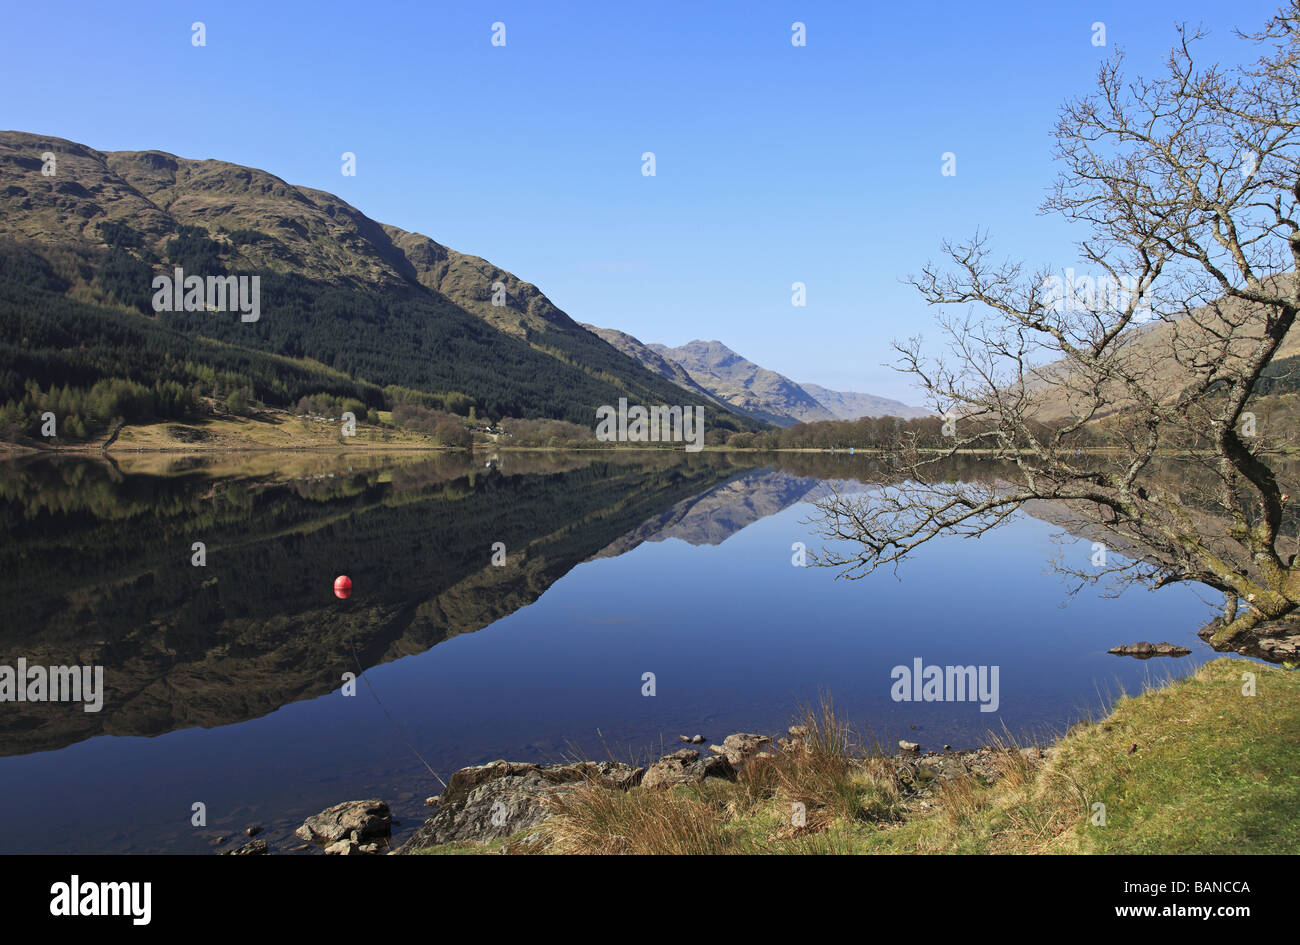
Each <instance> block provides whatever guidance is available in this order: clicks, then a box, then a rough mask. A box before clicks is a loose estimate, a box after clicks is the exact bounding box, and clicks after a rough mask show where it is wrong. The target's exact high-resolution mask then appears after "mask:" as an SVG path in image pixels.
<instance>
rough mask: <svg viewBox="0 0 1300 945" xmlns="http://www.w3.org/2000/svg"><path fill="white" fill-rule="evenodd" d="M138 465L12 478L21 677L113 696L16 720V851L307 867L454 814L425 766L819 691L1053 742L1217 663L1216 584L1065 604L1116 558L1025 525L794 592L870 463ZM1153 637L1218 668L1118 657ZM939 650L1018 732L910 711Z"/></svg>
mask: <svg viewBox="0 0 1300 945" xmlns="http://www.w3.org/2000/svg"><path fill="white" fill-rule="evenodd" d="M134 462H135V463H137V464H138V465H136V466H131V465H126V466H124V467H123V468H120V469H119V468H115V467H113V466H112V465H109V464H106V463H102V462H99V461H91V460H60V461H44V460H42V461H32V462H24V463H11V464H7V465H5V466H0V514H2V515H3V531H4V539H3V542H2V544H0V560H2V561H3V566H4V573H5V575H6V577H7V580H6V582H5V585H4V587H3V590H0V615H2V617H0V627H2V630H0V665H11V666H12V665H15V664H16V661H17V659H18V658H19V657H25V658H26V659H27V660H28V663H29V664H39V665H69V664H81V665H86V664H90V665H94V664H98V665H102V666H104V667H105V687H106V690H107V695H106V697H105V704H104V707H103V709H102V711H100V712H98V713H87V712H84V711H82V708H81V706H79V705H68V704H38V703H12V702H10V703H3V704H0V803H2V804H3V806H4V809H5V810H7V811H10V812H11V813H16V812H21V816H11V817H10V818H9V819H8V822H7V823H6V829H5V831H4V838H3V840H0V850H3V851H4V852H26V851H52V852H59V851H89V852H100V851H102V852H116V851H130V852H146V851H176V852H209V851H211V850H213V849H215V848H214V846H213V845H212V842H211V841H212V838H213V837H216V836H217V835H219V834H226V835H230V836H235V835H241V836H242V832H243V830H244V828H245V827H247V826H250V825H253V824H258V825H263V826H266V827H267V828H268V829H267V832H266V833H265V834H264V835H263V836H265V837H266V838H267V839H268V840H269V841H270V842H271V844H272V847H273V849H275V848H277V846H278V847H279V848H280V849H284V848H285V847H287V846H289V845H292V844H295V843H296V842H297V841H296V840H293V839H292V838H291V836H290V834H291V831H292V829H293V827H295V826H297V825H298V824H299V823H301V822H302V820H303V818H304V817H305V816H307V815H309V814H312V813H315V812H317V811H319V810H321V809H322V808H324V807H327V806H329V805H332V804H335V803H338V802H339V801H343V800H349V799H354V798H360V797H369V796H378V797H382V798H384V799H385V800H387V801H388V802H389V803H390V804H391V805H392V806H393V808H394V811H395V816H396V817H397V818H398V819H399V820H400V821H401V828H400V829H399V830H398V831H397V836H398V838H399V839H401V838H402V837H404V836H405V835H406V834H407V833H409V832H410V831H411V830H412V829H414V828H415V827H416V826H418V824H419V823H420V822H421V821H422V820H423V819H424V817H425V816H426V809H425V808H424V806H423V799H424V797H425V796H427V795H429V794H435V793H438V792H439V791H440V789H441V785H440V784H439V783H438V782H437V780H436V779H435V777H434V775H433V774H431V773H430V770H429V769H430V768H432V769H433V771H434V772H436V773H437V774H438V775H441V776H442V777H443V778H446V777H448V776H450V774H451V773H452V772H453V771H455V770H456V769H457V768H459V767H462V766H464V765H468V764H476V763H481V762H485V761H490V760H492V759H495V758H503V757H504V758H511V759H519V760H563V759H565V758H569V757H572V756H574V755H575V754H582V755H586V756H588V757H595V758H604V757H608V756H609V755H611V754H613V755H614V756H616V757H619V758H624V759H626V758H628V757H633V758H636V759H639V760H644V759H645V758H647V757H654V756H657V754H658V753H660V752H661V751H671V750H675V749H676V748H677V747H680V746H679V743H678V739H677V736H678V735H679V734H687V735H691V734H695V733H696V732H699V733H702V734H704V735H706V736H707V737H708V738H709V739H710V740H718V739H721V738H722V737H723V736H725V735H727V734H728V733H730V732H733V731H742V730H743V731H759V732H777V731H780V730H782V729H783V728H784V727H785V726H786V725H788V724H789V723H790V722H791V720H792V716H793V715H794V714H795V713H796V711H797V710H798V707H799V706H800V705H801V704H804V703H808V702H810V701H815V700H816V699H817V698H818V697H819V694H820V693H822V692H828V693H830V694H832V695H833V697H834V699H835V702H836V704H837V707H838V708H839V709H840V710H841V711H842V712H843V713H844V714H845V715H847V716H849V717H850V718H851V719H852V720H853V721H854V722H855V723H856V724H857V725H858V727H859V728H860V729H862V730H863V731H865V732H869V733H874V735H875V736H876V737H877V738H878V739H879V740H880V741H881V743H883V744H885V745H893V744H894V743H895V742H896V741H897V740H898V739H899V738H907V739H909V740H913V741H919V742H921V743H922V745H923V746H925V747H932V748H940V747H942V746H943V745H944V744H951V745H953V746H954V747H972V746H974V745H976V744H979V743H980V742H981V741H982V740H983V739H984V736H985V734H986V733H987V732H988V731H990V730H995V731H1001V730H1003V729H1004V728H1005V729H1006V730H1009V731H1010V732H1012V733H1013V734H1015V735H1017V736H1022V737H1024V736H1027V737H1034V736H1039V737H1043V736H1048V735H1050V734H1052V733H1057V732H1060V731H1062V730H1063V729H1064V728H1065V727H1067V726H1068V725H1069V724H1070V723H1071V722H1073V721H1074V720H1076V719H1077V718H1079V717H1080V716H1081V715H1083V714H1087V713H1096V712H1097V711H1099V710H1103V709H1104V708H1105V705H1106V704H1107V701H1108V700H1109V698H1111V697H1113V696H1114V695H1116V694H1118V693H1119V692H1120V691H1122V690H1127V691H1129V692H1132V691H1135V690H1137V689H1139V688H1140V687H1141V686H1142V685H1143V683H1144V682H1145V681H1147V680H1161V679H1164V678H1165V677H1167V676H1168V675H1170V674H1174V675H1182V674H1185V673H1187V672H1190V671H1191V670H1193V669H1194V668H1195V666H1196V665H1199V663H1201V662H1203V661H1205V660H1206V659H1207V658H1210V657H1212V656H1214V655H1215V654H1213V653H1212V652H1210V651H1209V650H1208V649H1207V648H1206V647H1204V645H1203V644H1201V643H1200V641H1199V640H1198V639H1197V638H1196V637H1195V629H1196V628H1197V627H1198V626H1199V625H1200V624H1201V623H1202V622H1204V620H1205V619H1206V616H1207V613H1208V607H1207V604H1206V603H1205V602H1204V601H1203V600H1202V598H1201V596H1200V595H1198V593H1197V591H1196V590H1194V589H1192V588H1185V587H1171V588H1167V589H1165V590H1162V591H1160V592H1158V593H1155V594H1151V593H1146V592H1144V591H1130V592H1128V593H1125V594H1124V595H1123V596H1121V597H1119V598H1118V599H1109V598H1105V597H1103V596H1100V594H1099V592H1097V591H1094V590H1085V591H1084V592H1083V593H1081V594H1080V595H1079V596H1077V597H1074V598H1069V597H1068V595H1067V587H1066V583H1065V582H1064V580H1063V579H1062V578H1061V577H1059V576H1058V575H1057V574H1055V573H1054V572H1053V571H1052V570H1051V568H1050V560H1051V559H1053V558H1055V557H1056V556H1058V555H1059V554H1062V553H1064V554H1065V555H1066V557H1067V560H1072V561H1073V562H1075V563H1080V562H1086V561H1087V559H1088V556H1089V555H1090V553H1091V552H1090V542H1088V541H1082V542H1080V541H1077V540H1074V539H1070V538H1067V540H1066V541H1065V543H1064V545H1063V546H1062V545H1061V544H1059V543H1054V542H1053V536H1054V535H1057V534H1059V529H1058V528H1056V527H1055V526H1053V525H1051V524H1049V523H1048V522H1046V521H1040V520H1038V519H1035V518H1032V517H1029V516H1028V515H1025V516H1022V517H1020V518H1018V519H1016V520H1015V521H1013V522H1012V523H1010V524H1009V525H1007V526H1005V527H1003V528H1001V529H998V530H996V531H994V532H992V533H991V534H989V535H987V536H985V537H983V538H981V539H979V540H961V539H953V540H947V541H941V542H937V543H934V544H933V545H931V546H929V547H926V548H924V549H922V550H921V551H920V552H919V553H918V554H917V556H916V557H915V559H913V560H912V561H911V562H910V563H908V564H906V565H905V566H903V567H902V568H901V569H900V570H899V572H898V573H897V575H895V574H894V573H892V572H883V573H878V574H875V575H873V576H871V577H868V578H866V579H863V580H859V581H845V580H838V581H837V580H834V573H833V572H831V571H829V570H826V569H821V568H811V567H810V568H800V567H795V566H793V565H792V563H791V557H792V554H793V553H794V552H793V551H792V547H791V546H792V544H793V543H795V542H799V541H802V542H805V543H806V544H807V546H808V547H809V548H813V549H815V548H818V547H820V546H821V545H822V542H821V541H820V540H819V539H818V538H817V537H815V536H814V535H812V534H810V532H811V527H810V526H809V525H808V524H806V520H807V519H808V517H809V516H810V514H811V512H812V508H811V506H810V505H808V501H809V500H810V499H811V498H813V497H814V496H815V495H816V494H817V490H818V489H819V488H821V487H822V483H823V482H825V481H827V480H836V481H845V480H850V481H852V480H858V479H861V480H866V481H870V480H871V473H872V470H871V466H870V462H869V460H866V459H864V458H863V457H860V456H859V457H847V456H834V457H827V456H820V457H808V456H803V457H801V456H780V457H778V456H759V455H753V456H749V457H744V456H728V457H719V456H712V455H707V454H698V455H694V456H686V455H684V454H680V453H678V454H671V455H669V454H653V453H644V454H620V455H618V456H614V457H611V456H610V455H607V454H600V453H581V454H548V455H541V454H506V455H503V456H502V457H501V458H500V460H499V461H497V462H493V463H492V464H491V467H490V468H489V467H486V466H485V462H484V459H483V458H482V457H480V458H478V459H476V460H473V461H470V460H468V459H461V458H454V457H438V458H436V459H432V460H430V459H414V460H412V459H404V460H394V461H391V465H388V464H387V463H389V462H390V461H385V460H378V459H375V458H371V457H351V458H342V459H336V458H330V459H322V458H318V457H303V456H286V457H266V456H259V457H255V458H249V459H246V460H244V461H243V462H244V465H242V466H209V465H206V464H205V463H204V462H203V461H200V460H195V459H186V460H175V459H168V458H161V457H153V458H146V459H143V460H135V461H134ZM989 473H990V471H989V470H988V469H985V468H981V467H980V466H979V464H978V463H975V464H970V465H968V466H967V467H963V468H957V469H954V470H953V471H952V475H953V476H981V475H988V474H989ZM196 541H202V542H204V544H205V546H206V555H207V563H206V566H204V567H195V566H193V565H192V563H191V558H192V555H193V553H194V552H193V550H192V547H193V543H194V542H196ZM495 542H501V543H503V544H504V545H505V553H506V563H505V565H504V566H501V567H496V566H493V564H492V563H491V561H492V556H493V547H492V546H493V543H495ZM338 574H348V575H350V576H351V578H352V580H353V586H354V592H353V595H352V597H351V598H350V599H348V600H346V601H340V600H337V599H336V598H335V597H334V595H333V593H332V585H333V580H334V577H335V576H336V575H338ZM1142 639H1146V640H1153V641H1157V640H1169V641H1171V642H1174V643H1181V644H1183V645H1185V646H1188V647H1189V648H1191V649H1192V651H1193V655H1192V656H1190V657H1187V658H1183V659H1179V660H1152V661H1149V662H1145V663H1143V662H1138V661H1135V660H1129V659H1120V658H1117V657H1113V656H1110V655H1108V654H1107V653H1106V652H1105V651H1106V649H1107V648H1109V647H1111V646H1113V645H1115V644H1117V643H1131V642H1134V641H1136V640H1142ZM918 657H919V658H921V659H922V660H924V662H925V663H926V664H938V665H958V664H960V665H968V664H975V665H996V666H997V667H999V682H1000V686H999V690H1000V691H999V696H1000V706H999V709H998V711H997V712H994V713H982V712H980V711H979V706H978V705H977V704H976V703H974V702H960V703H958V702H930V703H924V702H922V703H905V702H895V701H893V700H892V699H891V698H890V689H891V685H892V680H891V676H890V671H891V669H892V668H893V667H894V666H896V665H908V666H910V665H911V664H912V661H913V660H914V659H915V658H918ZM349 671H350V672H354V673H358V674H359V675H360V679H359V680H358V682H357V692H356V695H355V696H352V697H348V696H345V695H343V694H342V692H341V691H340V688H341V686H342V680H343V674H344V673H347V672H349ZM647 672H649V673H654V674H655V684H656V694H655V695H654V696H653V697H645V696H643V695H642V694H641V693H642V685H643V683H642V677H643V674H645V673H647ZM426 765H427V767H426ZM196 802H202V803H203V804H205V805H206V809H207V826H206V827H193V826H191V824H190V819H191V814H192V805H193V804H194V803H196ZM223 849H224V847H223Z"/></svg>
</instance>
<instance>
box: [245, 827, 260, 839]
mask: <svg viewBox="0 0 1300 945" xmlns="http://www.w3.org/2000/svg"><path fill="white" fill-rule="evenodd" d="M261 832H262V828H261V827H249V828H248V829H247V830H245V831H244V833H246V834H248V835H249V836H250V837H256V836H257V835H258V834H259V833H261Z"/></svg>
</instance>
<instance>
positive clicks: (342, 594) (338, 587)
mask: <svg viewBox="0 0 1300 945" xmlns="http://www.w3.org/2000/svg"><path fill="white" fill-rule="evenodd" d="M351 594H352V578H350V577H348V576H347V575H346V574H340V575H339V576H338V577H336V578H335V579H334V596H335V597H337V598H339V600H342V599H344V598H346V597H349V596H351Z"/></svg>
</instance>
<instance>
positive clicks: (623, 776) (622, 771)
mask: <svg viewBox="0 0 1300 945" xmlns="http://www.w3.org/2000/svg"><path fill="white" fill-rule="evenodd" d="M686 750H689V749H686ZM645 773H646V769H645V768H633V767H632V766H631V765H625V764H620V763H618V762H613V761H581V762H576V763H572V764H553V765H538V764H532V763H530V762H520V761H494V762H492V763H491V764H486V765H473V766H471V767H468V768H461V769H460V770H459V771H457V772H456V773H455V774H453V775H452V776H451V780H450V781H449V782H448V784H447V789H446V790H445V791H443V792H442V796H441V798H440V800H439V802H438V812H437V813H435V814H434V815H433V816H432V817H430V818H429V819H428V820H426V821H425V822H424V824H423V825H422V826H421V827H420V828H419V829H417V830H416V831H415V833H414V834H412V836H411V838H410V839H409V840H407V841H406V843H404V844H402V846H401V847H400V848H399V849H398V850H397V852H398V853H412V852H414V851H415V850H418V849H420V848H423V847H428V846H436V845H438V844H441V843H450V842H454V841H458V842H463V841H470V842H475V843H483V842H485V841H488V840H492V839H494V838H498V837H508V836H510V835H511V834H515V833H518V832H519V831H521V830H527V829H529V828H531V827H535V826H537V825H538V824H540V823H542V822H543V821H545V820H546V819H547V818H549V817H550V816H551V811H552V809H553V808H552V805H551V801H552V800H553V799H555V798H556V797H558V796H560V795H562V794H564V793H566V792H568V791H571V790H573V788H575V787H576V786H578V785H579V784H582V783H584V782H592V783H596V784H600V785H603V786H604V787H607V788H610V789H612V790H628V789H629V788H631V787H633V786H635V785H637V784H639V783H640V781H641V778H642V777H643V776H644V775H645Z"/></svg>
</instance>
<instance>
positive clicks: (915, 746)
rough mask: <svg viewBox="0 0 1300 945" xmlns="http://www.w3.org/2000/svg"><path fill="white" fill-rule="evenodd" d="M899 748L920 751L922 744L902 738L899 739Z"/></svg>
mask: <svg viewBox="0 0 1300 945" xmlns="http://www.w3.org/2000/svg"><path fill="white" fill-rule="evenodd" d="M898 750H899V751H907V752H919V751H920V750H921V746H920V745H919V744H918V743H916V742H908V741H904V740H903V739H901V738H900V739H899V740H898Z"/></svg>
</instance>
